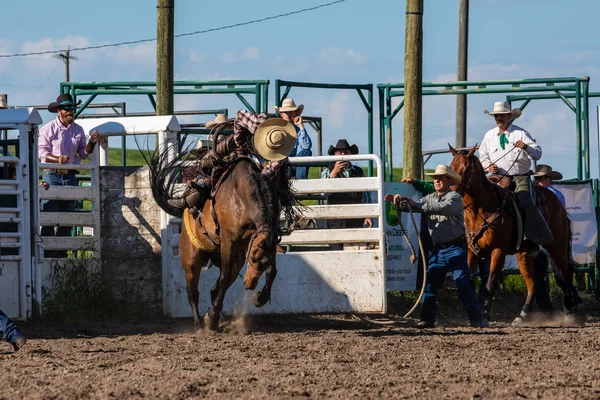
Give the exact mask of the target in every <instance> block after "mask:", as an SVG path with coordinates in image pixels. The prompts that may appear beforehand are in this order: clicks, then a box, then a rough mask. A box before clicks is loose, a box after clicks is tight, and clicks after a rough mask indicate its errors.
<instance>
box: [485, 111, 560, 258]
mask: <svg viewBox="0 0 600 400" xmlns="http://www.w3.org/2000/svg"><path fill="white" fill-rule="evenodd" d="M484 113H485V114H488V115H491V116H492V117H494V120H495V121H496V125H497V126H496V127H495V128H493V129H490V130H489V131H487V133H486V134H485V136H484V138H483V141H482V142H481V145H480V146H479V159H480V161H481V164H482V165H483V167H484V168H486V169H487V170H488V171H489V172H491V173H492V174H496V175H500V176H501V177H511V178H512V179H513V180H514V182H515V185H516V187H515V195H516V198H517V203H518V205H519V210H520V212H521V216H522V217H523V225H524V226H523V232H524V234H525V239H528V240H529V241H531V242H533V243H535V244H537V245H541V246H543V245H546V244H549V243H550V242H552V239H553V238H552V232H551V231H550V228H548V225H547V224H546V221H545V220H544V217H542V215H541V213H540V212H539V210H538V209H537V207H536V205H535V202H534V201H533V197H532V196H533V195H532V192H533V185H532V182H531V172H530V170H531V160H536V161H537V160H539V159H540V158H541V157H542V149H541V148H540V146H539V145H538V144H537V143H536V142H535V141H534V140H533V138H532V137H531V135H530V134H529V132H527V131H526V130H525V129H523V128H521V127H519V126H517V125H514V124H513V123H512V121H513V120H514V119H516V118H519V117H520V116H521V110H520V109H518V108H517V109H512V110H511V109H510V106H509V104H508V103H506V102H496V103H494V110H493V111H492V112H489V111H487V110H485V111H484ZM535 250H537V246H536V249H535Z"/></svg>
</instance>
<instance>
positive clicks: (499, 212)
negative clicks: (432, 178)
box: [450, 146, 577, 325]
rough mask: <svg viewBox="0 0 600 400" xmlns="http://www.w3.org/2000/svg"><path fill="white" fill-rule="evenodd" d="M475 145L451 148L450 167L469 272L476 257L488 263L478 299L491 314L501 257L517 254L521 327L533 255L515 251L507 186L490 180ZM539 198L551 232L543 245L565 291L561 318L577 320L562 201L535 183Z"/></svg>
mask: <svg viewBox="0 0 600 400" xmlns="http://www.w3.org/2000/svg"><path fill="white" fill-rule="evenodd" d="M476 150H477V146H474V147H473V148H472V149H471V150H470V151H469V152H468V153H467V152H459V151H457V150H455V149H454V148H452V146H450V152H451V153H452V155H453V156H454V159H453V160H452V164H450V168H452V170H454V171H455V172H457V173H459V174H460V175H461V176H462V182H461V184H460V185H459V186H458V188H457V192H458V193H460V194H461V195H462V198H463V205H464V216H465V225H466V227H467V242H468V245H469V252H468V262H469V267H470V268H471V270H472V271H474V270H475V268H476V267H477V265H478V262H479V259H480V258H485V259H488V260H489V261H490V264H491V265H490V276H489V279H488V282H487V285H486V289H485V290H486V293H485V295H484V296H482V297H480V298H482V300H483V301H484V304H483V307H484V310H485V312H486V314H488V315H489V313H490V311H491V306H492V295H493V291H494V288H495V286H496V283H497V281H498V279H499V278H500V277H501V275H502V269H503V267H504V260H505V257H506V255H507V254H515V255H516V257H517V260H518V263H519V270H520V272H521V275H522V276H523V278H524V280H525V284H526V286H527V298H526V301H525V304H524V305H523V308H522V310H521V313H520V315H519V316H518V317H517V318H516V319H515V320H514V321H513V325H519V324H521V323H522V322H523V321H524V320H526V319H527V317H528V316H529V315H530V313H531V312H532V309H533V301H534V295H535V290H536V288H535V279H534V268H533V260H534V257H532V255H531V253H529V255H528V251H527V248H526V246H520V248H519V249H516V248H515V247H516V245H517V239H518V236H519V235H518V232H517V226H518V224H517V218H518V217H517V215H518V214H517V213H515V212H511V207H513V208H514V202H513V201H512V199H511V197H510V196H511V194H510V193H509V191H508V190H506V189H504V188H503V187H501V186H498V185H496V184H494V183H492V182H490V181H489V180H488V179H487V178H486V175H485V170H484V168H483V166H482V165H481V162H480V161H479V159H478V158H477V157H476V156H475V151H476ZM535 190H536V193H537V195H538V196H542V197H543V199H544V200H545V207H544V208H545V209H546V210H545V212H542V214H543V215H544V217H545V218H546V222H547V223H548V226H549V227H550V230H551V231H552V234H553V237H554V239H553V241H552V243H550V244H548V245H546V246H544V248H545V249H546V250H547V251H548V254H549V255H550V258H551V259H552V260H553V261H554V264H553V272H554V273H555V275H557V276H558V277H560V279H557V282H559V281H560V286H561V289H562V291H563V294H564V297H563V299H564V309H565V321H566V322H567V323H569V324H572V323H575V322H576V309H577V305H576V304H575V303H574V300H573V292H572V287H573V266H574V265H576V262H575V261H574V260H573V258H572V255H571V238H572V232H571V226H570V221H569V218H568V217H567V212H566V210H565V209H564V207H563V206H562V204H561V203H560V200H559V199H558V198H557V197H556V196H555V195H554V194H553V193H552V192H551V191H550V190H549V189H547V188H544V187H539V186H536V187H535Z"/></svg>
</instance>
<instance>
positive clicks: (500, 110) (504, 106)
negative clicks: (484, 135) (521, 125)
mask: <svg viewBox="0 0 600 400" xmlns="http://www.w3.org/2000/svg"><path fill="white" fill-rule="evenodd" d="M483 113H484V114H487V115H491V116H494V115H496V114H511V115H512V116H513V119H517V118H519V117H520V116H521V109H519V108H513V109H512V110H511V109H510V106H509V105H508V103H507V102H505V101H497V102H495V103H494V111H492V112H490V111H488V110H484V111H483Z"/></svg>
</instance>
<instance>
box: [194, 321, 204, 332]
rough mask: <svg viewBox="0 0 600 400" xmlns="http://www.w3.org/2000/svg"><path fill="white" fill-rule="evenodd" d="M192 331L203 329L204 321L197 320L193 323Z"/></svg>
mask: <svg viewBox="0 0 600 400" xmlns="http://www.w3.org/2000/svg"><path fill="white" fill-rule="evenodd" d="M194 329H195V330H197V331H200V330H202V329H204V320H202V319H199V320H197V321H194Z"/></svg>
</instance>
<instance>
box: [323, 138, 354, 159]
mask: <svg viewBox="0 0 600 400" xmlns="http://www.w3.org/2000/svg"><path fill="white" fill-rule="evenodd" d="M343 149H348V150H350V154H358V146H357V145H355V144H353V145H352V146H350V144H349V143H348V141H347V140H346V139H340V140H338V141H337V143H336V145H335V146H329V150H327V154H329V155H330V156H332V155H334V154H335V152H336V151H337V150H343Z"/></svg>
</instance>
